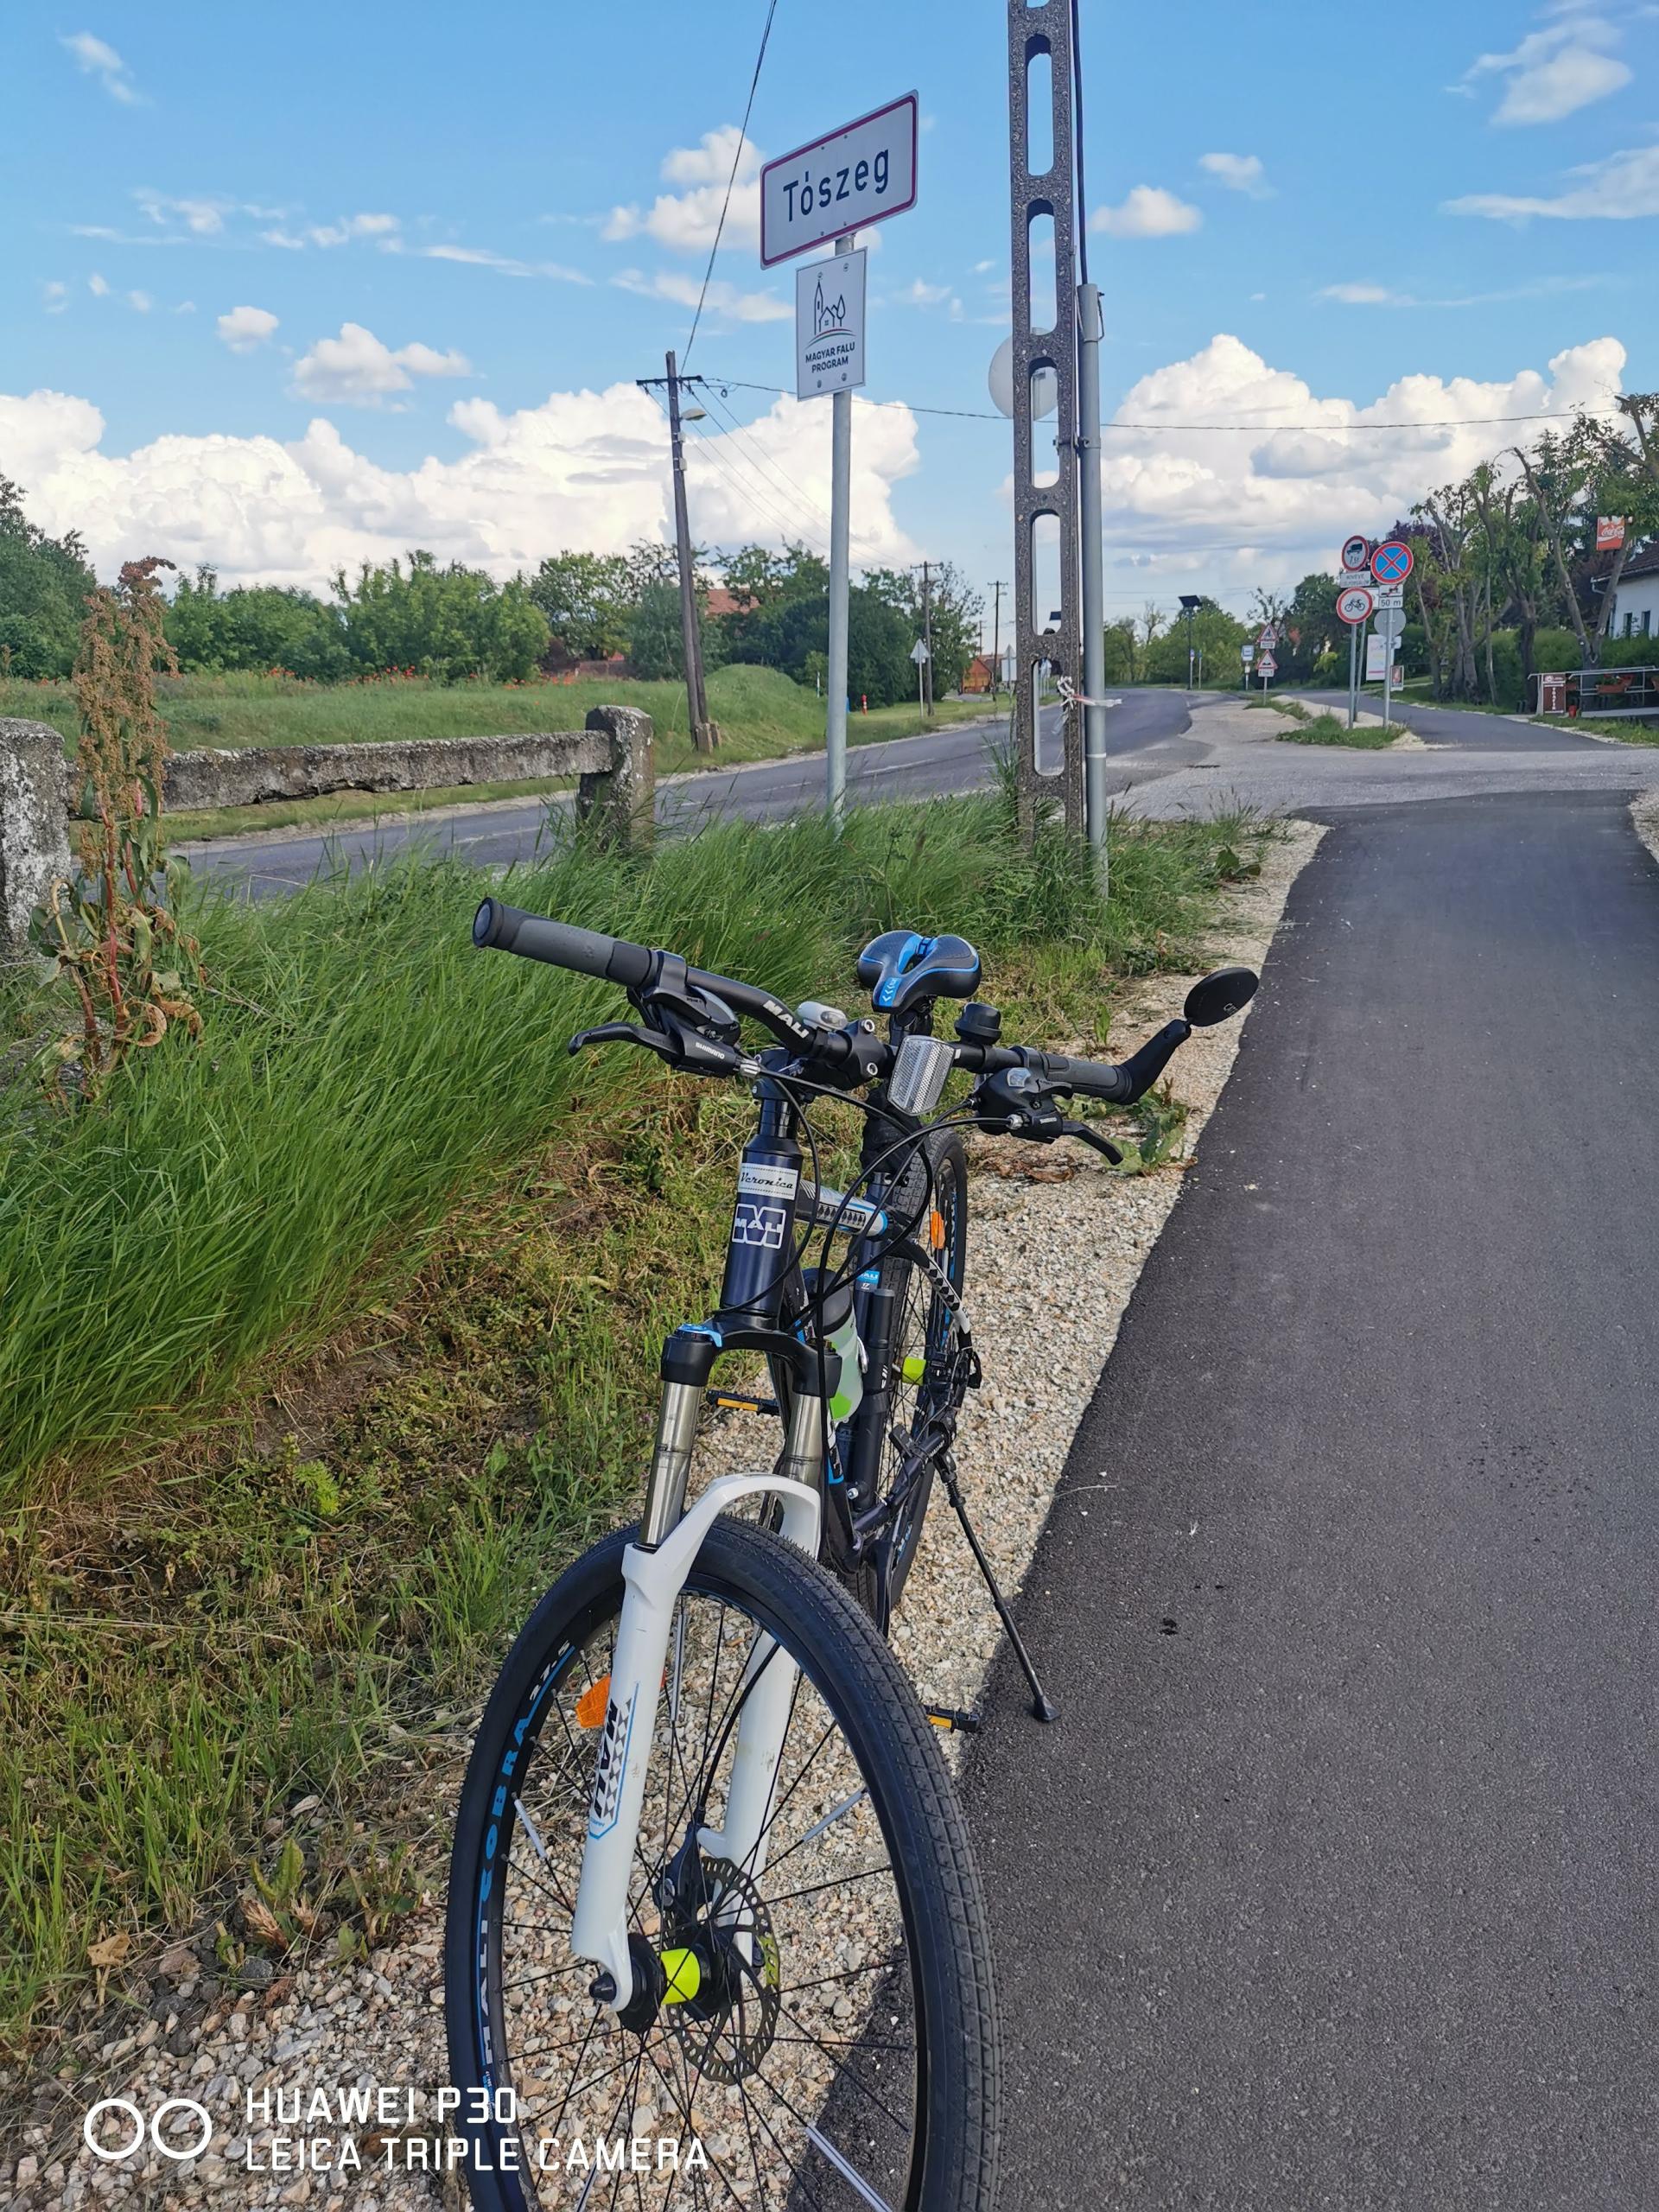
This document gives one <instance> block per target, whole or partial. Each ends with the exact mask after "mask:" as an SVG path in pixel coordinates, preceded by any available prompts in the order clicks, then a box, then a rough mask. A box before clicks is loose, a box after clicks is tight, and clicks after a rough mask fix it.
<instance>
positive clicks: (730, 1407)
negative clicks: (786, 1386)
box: [703, 1390, 779, 1414]
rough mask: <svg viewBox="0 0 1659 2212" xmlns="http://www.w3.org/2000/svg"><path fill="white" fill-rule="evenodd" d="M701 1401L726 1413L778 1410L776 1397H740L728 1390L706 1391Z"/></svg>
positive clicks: (772, 1412) (753, 1412)
mask: <svg viewBox="0 0 1659 2212" xmlns="http://www.w3.org/2000/svg"><path fill="white" fill-rule="evenodd" d="M703 1403H704V1404H705V1405H706V1406H709V1407H712V1408H715V1410H717V1411H719V1412H721V1413H728V1414H776V1413H777V1412H778V1411H779V1405H778V1401H777V1399H776V1398H742V1397H737V1396H734V1395H733V1393H732V1392H731V1391H729V1390H709V1391H707V1392H705V1393H704V1396H703Z"/></svg>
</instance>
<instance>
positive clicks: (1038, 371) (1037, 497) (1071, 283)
mask: <svg viewBox="0 0 1659 2212" xmlns="http://www.w3.org/2000/svg"><path fill="white" fill-rule="evenodd" d="M1006 13H1007V66H1008V176H1009V219H1010V229H1009V247H1010V253H1009V276H1010V293H1011V296H1012V298H1013V301H1014V349H1013V350H1014V594H1013V596H1014V615H1013V621H1014V683H1015V692H1014V709H1013V713H1012V715H1011V716H1010V720H1009V739H1010V751H1011V752H1012V753H1013V756H1014V766H1015V772H1016V775H1017V777H1018V779H1019V782H1018V790H1019V815H1020V832H1021V835H1022V836H1024V837H1025V838H1026V839H1027V840H1029V839H1030V838H1031V836H1033V832H1034V830H1035V828H1036V824H1037V821H1038V818H1039V815H1041V814H1042V813H1043V812H1045V811H1046V810H1047V809H1048V807H1049V806H1051V805H1052V804H1054V803H1055V802H1056V801H1058V802H1059V804H1061V805H1062V806H1063V807H1064V810H1065V826H1066V828H1067V829H1068V830H1070V831H1071V835H1072V836H1076V837H1081V836H1083V835H1084V727H1083V715H1084V710H1083V709H1081V708H1074V707H1067V708H1066V709H1064V710H1063V719H1062V725H1061V727H1062V733H1063V734H1062V742H1061V757H1060V760H1059V761H1058V763H1056V764H1053V765H1051V763H1050V761H1049V760H1048V758H1047V749H1046V747H1045V746H1044V745H1043V744H1042V742H1041V739H1040V711H1039V710H1040V707H1041V696H1040V692H1039V670H1040V668H1041V665H1042V664H1043V663H1044V662H1045V661H1047V662H1049V663H1051V664H1052V665H1053V667H1054V668H1055V669H1056V670H1057V671H1058V673H1059V674H1060V675H1061V676H1063V677H1065V678H1066V680H1067V683H1069V684H1070V685H1071V686H1073V687H1076V688H1075V689H1074V691H1073V696H1074V697H1076V696H1077V695H1078V692H1080V693H1081V696H1083V697H1084V698H1089V697H1097V696H1099V695H1098V693H1091V692H1090V690H1089V686H1088V682H1087V678H1086V674H1085V670H1084V652H1083V645H1084V639H1083V634H1082V633H1083V622H1082V607H1081V602H1082V597H1083V584H1082V573H1081V564H1082V530H1081V524H1080V518H1079V515H1078V479H1079V477H1080V475H1081V474H1084V471H1083V470H1082V469H1081V468H1080V467H1079V443H1080V424H1079V419H1078V416H1079V410H1078V405H1077V398H1078V391H1077V385H1078V372H1079V367H1080V362H1079V358H1078V357H1079V353H1080V351H1081V349H1080V347H1079V345H1078V336H1079V331H1080V328H1083V327H1090V326H1087V325H1084V324H1081V323H1080V321H1079V316H1080V310H1081V303H1080V302H1079V300H1078V296H1077V292H1078V287H1077V168H1076V162H1075V158H1074V156H1075V149H1076V143H1077V139H1076V121H1075V118H1074V115H1073V112H1072V92H1071V86H1072V44H1071V0H1007V10H1006ZM1039 63H1040V64H1041V74H1040V77H1039V76H1038V75H1037V74H1036V73H1035V72H1036V69H1037V65H1039ZM1033 98H1034V99H1035V101H1036V103H1037V105H1038V107H1039V113H1040V111H1042V110H1046V118H1042V119H1046V122H1047V124H1048V126H1049V127H1048V129H1047V130H1044V129H1042V128H1041V121H1040V120H1039V127H1038V128H1037V129H1035V130H1033V128H1032V111H1033ZM1033 145H1043V146H1045V147H1046V148H1047V149H1051V158H1050V160H1049V162H1048V163H1047V166H1046V168H1042V169H1040V170H1033V168H1032V149H1033ZM1039 225H1046V226H1047V231H1046V233H1045V234H1044V235H1046V236H1047V237H1052V240H1053V259H1052V263H1050V264H1047V265H1048V266H1049V267H1051V268H1052V271H1053V276H1052V287H1053V289H1052V295H1051V294H1050V292H1049V288H1048V283H1044V284H1043V285H1041V286H1039V288H1037V290H1036V293H1035V295H1034V296H1035V297H1036V298H1037V299H1039V300H1040V302H1041V305H1040V306H1039V308H1037V311H1036V314H1035V315H1033V310H1032V307H1031V305H1030V304H1029V303H1030V302H1032V301H1033V285H1032V281H1031V273H1032V260H1033V229H1034V228H1035V227H1036V226H1039ZM1037 242H1038V243H1039V245H1040V244H1041V243H1042V242H1043V240H1042V238H1040V237H1039V239H1038V241H1037ZM1051 298H1052V314H1051V312H1050V308H1049V302H1050V299H1051ZM1092 327H1093V329H1094V330H1095V332H1096V334H1098V329H1099V324H1098V316H1097V311H1096V321H1095V322H1094V324H1093V325H1092ZM1039 376H1041V377H1043V378H1045V379H1046V378H1048V377H1051V376H1052V380H1053V382H1052V388H1053V391H1054V402H1055V422H1054V445H1055V461H1056V469H1055V472H1054V474H1053V476H1052V479H1051V480H1048V481H1046V482H1042V483H1039V481H1038V478H1037V471H1036V467H1035V465H1034V463H1035V455H1034V454H1033V406H1032V398H1033V393H1032V382H1033V378H1034V377H1039ZM1089 450H1090V462H1091V465H1092V466H1094V467H1098V461H1099V448H1098V446H1097V445H1094V446H1091V447H1090V449H1089ZM1039 524H1042V525H1043V529H1044V531H1045V533H1046V535H1047V536H1048V537H1051V538H1052V540H1054V541H1056V542H1057V550H1058V562H1059V578H1058V582H1059V592H1058V599H1053V598H1051V597H1050V594H1051V592H1052V589H1053V580H1052V576H1051V575H1044V576H1043V577H1042V578H1041V579H1040V582H1039V575H1038V563H1037V543H1036V540H1037V531H1038V525H1039ZM1098 554H1099V543H1098V537H1096V557H1098ZM1039 590H1040V593H1041V598H1040V599H1039ZM1046 607H1058V616H1057V617H1052V618H1051V619H1050V620H1048V621H1047V622H1045V621H1044V620H1042V616H1043V613H1044V610H1045V608H1046ZM1104 649H1105V639H1104V634H1103V633H1102V635H1101V638H1100V639H1099V650H1100V651H1101V652H1102V654H1103V653H1104ZM1079 679H1083V680H1082V681H1081V683H1080V682H1079ZM1057 768H1058V772H1056V769H1057ZM1099 850H1100V851H1101V852H1102V854H1103V848H1099ZM1096 880H1098V877H1097V879H1096Z"/></svg>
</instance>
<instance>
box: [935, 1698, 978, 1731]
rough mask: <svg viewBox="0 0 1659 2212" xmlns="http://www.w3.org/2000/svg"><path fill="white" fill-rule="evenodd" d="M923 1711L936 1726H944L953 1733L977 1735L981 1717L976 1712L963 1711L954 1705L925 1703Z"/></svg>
mask: <svg viewBox="0 0 1659 2212" xmlns="http://www.w3.org/2000/svg"><path fill="white" fill-rule="evenodd" d="M922 1711H923V1712H924V1713H925V1714H926V1715H927V1717H928V1719H930V1720H931V1722H932V1724H933V1726H935V1727H936V1728H943V1729H944V1730H945V1731H946V1732H948V1733H950V1734H951V1735H957V1734H960V1735H963V1736H977V1735H978V1733H979V1731H980V1725H981V1724H980V1718H979V1715H978V1713H961V1712H958V1710H957V1707H955V1706H953V1705H925V1706H924V1707H922Z"/></svg>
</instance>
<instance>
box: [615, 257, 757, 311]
mask: <svg viewBox="0 0 1659 2212" xmlns="http://www.w3.org/2000/svg"><path fill="white" fill-rule="evenodd" d="M611 282H612V283H613V284H614V285H616V286H617V287H618V289H620V290H621V291H624V292H637V293H638V294H639V297H640V298H641V299H643V300H672V301H673V302H674V304H675V306H676V307H681V308H695V307H696V304H697V301H698V299H699V297H700V296H701V295H702V280H701V279H700V278H698V277H684V276H682V275H680V274H679V273H678V272H677V270H672V269H656V270H652V272H651V274H650V275H649V276H647V275H646V274H645V271H644V270H640V269H623V270H619V271H618V272H617V274H616V275H615V276H614V277H612V279H611ZM704 305H705V307H706V308H708V309H709V311H711V312H712V313H714V314H716V315H729V316H730V317H731V318H732V320H733V321H734V322H789V321H791V320H792V319H793V317H794V314H795V310H794V308H792V307H790V306H788V305H786V304H785V302H784V301H782V300H780V299H779V298H778V296H776V294H775V293H772V292H740V291H739V289H737V287H736V285H735V284H729V283H727V282H726V280H725V278H724V277H715V280H714V282H713V283H711V284H710V285H709V296H708V298H707V300H706V301H705V302H704Z"/></svg>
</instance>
